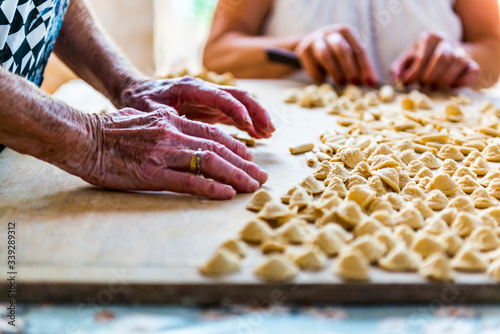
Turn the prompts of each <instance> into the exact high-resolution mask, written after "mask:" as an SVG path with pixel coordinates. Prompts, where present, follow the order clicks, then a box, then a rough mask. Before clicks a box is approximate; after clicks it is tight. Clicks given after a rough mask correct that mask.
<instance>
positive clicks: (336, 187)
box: [326, 176, 348, 198]
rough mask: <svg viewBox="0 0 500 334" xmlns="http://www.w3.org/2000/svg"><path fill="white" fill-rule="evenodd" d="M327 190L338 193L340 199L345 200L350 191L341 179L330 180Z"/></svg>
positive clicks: (333, 178)
mask: <svg viewBox="0 0 500 334" xmlns="http://www.w3.org/2000/svg"><path fill="white" fill-rule="evenodd" d="M326 190H327V191H328V190H331V191H334V192H336V193H337V195H338V196H339V197H340V198H345V197H346V196H347V194H348V191H347V188H346V186H345V184H344V181H342V179H341V178H340V177H337V176H335V177H332V178H331V179H330V182H329V184H328V186H327V187H326Z"/></svg>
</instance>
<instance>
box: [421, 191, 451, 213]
mask: <svg viewBox="0 0 500 334" xmlns="http://www.w3.org/2000/svg"><path fill="white" fill-rule="evenodd" d="M449 202H450V201H449V200H448V197H447V196H446V195H445V194H443V193H442V192H441V191H439V190H432V191H431V192H430V193H429V194H428V196H427V198H426V200H425V204H427V206H428V207H429V208H431V209H432V210H436V211H439V210H443V209H444V208H446V206H447V205H448V203H449Z"/></svg>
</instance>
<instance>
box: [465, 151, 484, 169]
mask: <svg viewBox="0 0 500 334" xmlns="http://www.w3.org/2000/svg"><path fill="white" fill-rule="evenodd" d="M478 158H483V155H482V154H481V153H479V152H472V153H471V154H469V155H468V156H467V158H465V160H464V161H463V163H464V165H465V166H466V167H470V166H471V165H472V164H473V163H474V162H475V161H476V159H478Z"/></svg>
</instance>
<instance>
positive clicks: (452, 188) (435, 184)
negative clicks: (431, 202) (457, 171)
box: [427, 173, 459, 197]
mask: <svg viewBox="0 0 500 334" xmlns="http://www.w3.org/2000/svg"><path fill="white" fill-rule="evenodd" d="M458 188H459V187H458V184H457V183H456V182H455V181H454V180H453V179H452V178H451V176H449V175H448V174H444V173H439V174H438V175H436V177H435V178H434V179H433V180H432V181H431V183H429V185H428V186H427V189H428V190H429V191H431V190H440V191H441V192H442V193H443V194H445V195H446V196H448V197H450V196H453V195H455V194H456V193H457V190H458Z"/></svg>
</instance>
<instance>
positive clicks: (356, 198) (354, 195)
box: [347, 185, 377, 209]
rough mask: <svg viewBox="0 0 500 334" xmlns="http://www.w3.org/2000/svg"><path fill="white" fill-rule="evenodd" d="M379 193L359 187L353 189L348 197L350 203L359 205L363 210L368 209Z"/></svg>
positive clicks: (365, 187)
mask: <svg viewBox="0 0 500 334" xmlns="http://www.w3.org/2000/svg"><path fill="white" fill-rule="evenodd" d="M376 196H377V193H376V192H375V191H374V190H372V189H371V188H370V187H368V186H362V185H357V186H354V187H352V188H351V190H350V191H349V194H348V195H347V200H348V201H353V202H356V203H358V205H359V206H360V207H361V208H363V209H364V208H367V207H368V206H369V205H370V203H371V202H373V200H374V199H375V197H376Z"/></svg>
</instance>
